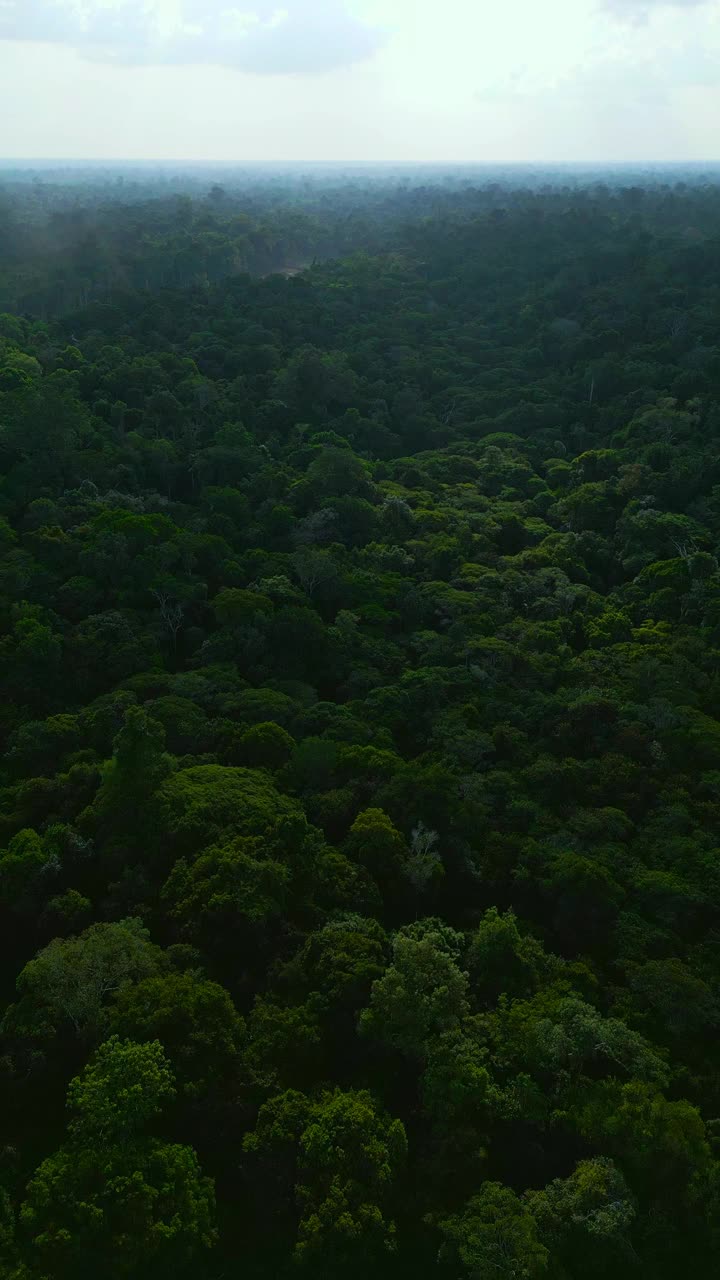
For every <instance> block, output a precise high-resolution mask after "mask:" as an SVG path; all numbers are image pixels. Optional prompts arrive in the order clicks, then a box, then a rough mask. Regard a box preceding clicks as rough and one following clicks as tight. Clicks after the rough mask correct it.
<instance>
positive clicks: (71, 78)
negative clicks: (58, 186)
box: [0, 0, 720, 164]
mask: <svg viewBox="0 0 720 1280" xmlns="http://www.w3.org/2000/svg"><path fill="white" fill-rule="evenodd" d="M0 122H1V123H0V156H2V157H5V158H17V159H21V158H40V157H42V158H46V159H106V160H113V159H115V160H119V159H166V160H178V161H180V160H190V159H194V160H207V161H212V162H220V161H231V162H241V163H251V162H258V161H262V162H267V161H272V162H282V161H293V162H302V161H375V162H377V161H382V162H400V161H404V162H434V163H447V164H450V163H452V164H459V163H492V164H494V163H507V162H517V163H527V162H532V163H542V162H546V163H547V162H571V161H591V162H594V163H600V162H611V161H615V162H617V161H627V162H639V161H645V162H661V161H703V160H706V161H707V160H717V159H720V0H0Z"/></svg>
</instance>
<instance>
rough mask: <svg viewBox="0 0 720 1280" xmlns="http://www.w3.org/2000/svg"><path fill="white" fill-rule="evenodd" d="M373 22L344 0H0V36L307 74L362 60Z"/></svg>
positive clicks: (135, 59)
mask: <svg viewBox="0 0 720 1280" xmlns="http://www.w3.org/2000/svg"><path fill="white" fill-rule="evenodd" d="M383 38H384V33H383V30H382V28H381V27H379V26H374V25H369V24H367V23H365V22H362V21H360V20H359V19H358V18H356V17H354V16H353V15H352V14H351V13H350V12H349V11H348V8H347V5H346V4H345V2H344V0H285V2H284V3H283V4H278V3H276V2H275V0H239V3H236V4H232V2H231V0H230V2H228V0H4V3H3V4H2V5H0V39H4V40H20V41H34V42H39V41H42V42H44V43H53V44H63V45H67V46H69V47H71V48H75V49H78V50H79V51H81V52H82V53H83V54H84V55H85V56H86V57H89V58H91V59H93V60H96V61H103V62H115V63H118V64H120V65H126V66H127V65H149V66H162V65H186V66H187V65H203V64H204V65H207V64H214V65H218V66H226V67H232V68H235V69H237V70H239V71H246V72H255V73H257V74H261V75H262V74H264V75H282V74H293V73H300V74H302V73H304V74H311V73H313V72H322V71H330V70H334V69H336V68H338V67H345V66H350V65H351V64H353V63H355V62H360V61H362V60H364V59H365V58H368V57H369V56H370V55H371V54H373V53H374V52H375V50H376V49H377V48H378V47H379V46H380V44H381V43H382V41H383Z"/></svg>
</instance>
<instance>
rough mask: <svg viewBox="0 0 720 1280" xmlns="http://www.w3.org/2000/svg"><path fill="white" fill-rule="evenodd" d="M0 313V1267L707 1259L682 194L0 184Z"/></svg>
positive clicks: (259, 1271) (690, 245) (377, 1272)
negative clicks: (0, 1094)
mask: <svg viewBox="0 0 720 1280" xmlns="http://www.w3.org/2000/svg"><path fill="white" fill-rule="evenodd" d="M215 177H217V181H215ZM0 311H2V312H3V314H1V315H0V659H1V660H0V688H1V690H2V700H1V704H0V747H1V749H2V760H1V762H0V846H1V847H2V849H1V851H0V955H1V957H2V964H1V966H0V1078H1V1079H2V1092H3V1097H4V1106H3V1108H2V1118H1V1119H0V1273H1V1274H2V1275H3V1276H6V1277H8V1278H9V1280H85V1277H87V1278H88V1280H90V1278H92V1280H95V1278H96V1277H98V1276H105V1277H108V1280H164V1278H166V1280H183V1278H186V1280H231V1278H234V1277H238V1280H240V1277H243V1280H287V1278H288V1277H291V1276H298V1277H312V1278H313V1280H337V1277H339V1276H341V1275H342V1276H346V1277H348V1280H353V1278H357V1280H360V1278H362V1280H367V1277H368V1276H370V1275H373V1276H377V1277H378V1280H381V1278H384V1277H387V1280H391V1278H392V1280H410V1278H411V1277H412V1280H491V1278H492V1280H517V1278H520V1277H522V1278H530V1280H535V1278H536V1277H540V1278H543V1277H545V1278H546V1280H605V1278H606V1277H613V1280H679V1278H680V1277H685V1276H692V1277H698V1280H700V1278H702V1277H708V1278H709V1277H710V1276H712V1275H713V1274H715V1273H716V1272H717V1269H718V1267H719V1266H720V1163H719V1160H720V1145H719V1143H720V1083H719V1082H720V1049H719V1047H718V1046H719V1044H720V1041H719V1039H718V1028H719V1025H720V849H719V846H720V566H719V562H718V540H719V537H720V402H719V399H718V392H719V389H720V338H719V337H718V332H719V331H718V318H719V317H720V183H719V182H718V178H717V174H713V173H705V172H703V171H701V170H696V171H689V172H687V173H680V172H678V173H674V172H666V173H663V172H656V173H654V174H647V175H642V174H637V175H636V174H627V173H623V172H622V171H614V172H611V173H608V174H606V175H593V174H591V173H587V174H585V175H583V174H577V173H574V174H573V173H572V172H569V173H562V172H551V173H545V174H543V173H538V174H530V173H528V174H527V175H524V174H523V172H522V171H521V170H518V171H517V172H514V173H513V172H504V171H503V172H499V173H498V174H496V175H492V174H488V175H485V176H483V175H482V174H480V173H477V174H475V173H463V172H462V171H457V172H454V173H451V174H449V175H447V176H442V175H441V174H436V173H434V172H432V171H428V172H425V171H422V170H408V172H407V173H400V174H394V175H393V174H389V173H376V172H368V173H363V172H356V173H345V174H334V173H333V172H332V171H330V172H328V173H316V174H311V175H309V176H308V175H304V174H303V173H302V172H298V173H296V174H290V175H285V176H283V175H281V174H276V173H274V172H271V171H268V172H267V173H259V174H256V175H254V176H252V175H242V174H236V173H232V172H230V173H228V174H226V175H224V176H223V175H215V176H212V177H211V178H210V180H208V177H207V175H206V174H203V173H202V172H199V173H196V174H195V175H190V176H189V177H186V178H178V177H173V176H172V175H169V176H168V175H165V176H164V177H162V176H158V175H157V174H156V173H154V172H148V173H134V172H127V173H124V172H122V173H121V172H117V173H114V174H107V173H105V172H104V171H102V172H99V173H97V174H92V173H80V174H75V175H73V174H70V173H69V174H63V173H52V172H47V173H46V172H43V171H39V172H37V173H35V174H27V173H23V172H22V171H18V172H17V173H15V172H14V171H12V170H9V169H7V170H2V171H0Z"/></svg>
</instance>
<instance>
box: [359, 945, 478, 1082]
mask: <svg viewBox="0 0 720 1280" xmlns="http://www.w3.org/2000/svg"><path fill="white" fill-rule="evenodd" d="M461 945H462V938H460V937H459V936H458V935H457V934H453V931H452V930H450V929H447V927H446V926H445V927H443V926H441V924H440V922H438V921H433V920H428V921H422V922H420V923H419V924H416V925H411V926H408V927H407V928H405V929H401V930H400V931H399V932H398V933H397V934H396V936H395V938H394V940H393V951H392V964H391V965H390V967H389V968H388V969H387V970H386V972H385V974H384V975H383V977H382V978H378V979H377V981H376V982H375V983H374V984H373V988H372V994H371V997H370V1004H369V1007H368V1008H367V1009H365V1010H364V1011H363V1013H362V1014H361V1015H360V1030H361V1032H362V1033H363V1034H364V1035H366V1036H370V1037H372V1038H373V1039H377V1040H381V1041H383V1042H384V1043H386V1044H388V1045H391V1046H392V1047H393V1048H395V1049H399V1050H400V1051H401V1052H403V1053H407V1054H411V1055H413V1056H417V1057H423V1056H424V1055H425V1054H426V1053H427V1051H428V1048H429V1047H430V1046H431V1045H432V1042H433V1041H434V1039H435V1038H436V1037H438V1036H440V1035H442V1033H443V1032H445V1031H450V1030H452V1029H453V1028H455V1027H457V1026H458V1025H459V1023H460V1021H461V1020H462V1018H463V1017H464V1015H465V1014H466V1013H467V1011H468V1003H467V986H468V982H467V974H465V973H464V972H463V971H462V970H461V969H460V968H459V966H458V964H457V961H456V957H457V953H458V951H459V948H460V947H461Z"/></svg>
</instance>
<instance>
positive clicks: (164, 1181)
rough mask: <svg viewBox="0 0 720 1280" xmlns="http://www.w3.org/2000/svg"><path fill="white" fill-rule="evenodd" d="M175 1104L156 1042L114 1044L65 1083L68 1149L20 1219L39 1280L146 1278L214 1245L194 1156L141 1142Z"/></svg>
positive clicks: (45, 1171) (32, 1191) (46, 1172)
mask: <svg viewBox="0 0 720 1280" xmlns="http://www.w3.org/2000/svg"><path fill="white" fill-rule="evenodd" d="M173 1096H174V1084H173V1076H172V1072H171V1070H170V1068H169V1064H168V1062H167V1059H166V1058H165V1056H164V1054H163V1051H162V1047H161V1046H160V1044H159V1043H158V1042H157V1041H155V1042H151V1043H148V1044H144V1045H138V1044H134V1043H133V1042H132V1041H128V1040H126V1041H122V1040H120V1039H118V1038H117V1037H113V1038H112V1039H110V1040H108V1041H106V1042H105V1044H103V1045H102V1046H101V1047H100V1049H99V1050H98V1052H97V1053H96V1055H95V1057H94V1058H93V1059H92V1060H91V1061H90V1063H89V1064H88V1066H87V1067H86V1068H85V1071H84V1072H83V1073H82V1075H80V1076H78V1077H76V1079H74V1080H73V1081H72V1082H71V1084H70V1088H69V1090H68V1106H69V1108H70V1110H71V1113H72V1119H71V1121H70V1124H69V1137H68V1142H67V1145H66V1146H64V1147H61V1148H60V1150H59V1151H58V1152H57V1153H56V1154H55V1155H53V1156H49V1157H48V1159H47V1160H45V1161H44V1162H43V1163H42V1164H41V1165H40V1167H39V1168H38V1169H37V1171H36V1172H35V1174H34V1176H33V1178H32V1179H31V1181H30V1183H29V1184H28V1188H27V1196H26V1199H25V1201H24V1203H23V1206H22V1211H21V1222H22V1228H23V1232H24V1234H25V1236H26V1238H27V1239H28V1240H29V1243H30V1257H31V1260H32V1262H33V1263H34V1264H35V1266H36V1267H37V1268H38V1269H39V1271H40V1274H49V1275H52V1276H53V1278H55V1277H57V1280H71V1278H72V1277H74V1276H77V1275H78V1274H92V1273H93V1272H94V1271H95V1270H96V1269H98V1268H100V1269H102V1270H103V1271H104V1273H105V1274H107V1275H109V1276H112V1277H113V1278H115V1277H117V1280H125V1278H127V1280H130V1278H131V1277H133V1278H134V1277H142V1278H144V1277H148V1280H149V1277H150V1276H152V1275H158V1274H162V1275H164V1274H168V1275H169V1274H171V1273H172V1272H173V1271H174V1270H175V1269H178V1268H179V1269H180V1270H183V1269H184V1268H185V1267H186V1266H187V1265H188V1264H189V1263H190V1262H191V1260H192V1259H193V1257H194V1256H195V1255H196V1254H197V1253H198V1252H201V1251H202V1250H204V1249H205V1248H207V1247H208V1246H209V1245H211V1244H212V1243H213V1241H214V1237H215V1230H214V1224H213V1218H214V1193H213V1187H212V1183H211V1182H210V1180H209V1179H208V1178H205V1177H204V1176H203V1175H202V1173H201V1171H200V1168H199V1165H198V1161H197V1157H196V1155H195V1152H194V1151H193V1150H192V1148H190V1147H184V1146H177V1145H170V1144H168V1143H164V1142H160V1141H158V1140H156V1139H153V1138H147V1137H145V1136H143V1135H144V1130H145V1128H146V1126H147V1125H148V1123H149V1122H150V1121H152V1120H153V1119H154V1118H155V1117H156V1116H157V1115H158V1114H159V1113H160V1111H161V1110H162V1108H163V1106H164V1105H166V1104H167V1103H168V1102H169V1101H170V1100H171V1099H172V1097H173Z"/></svg>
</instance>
